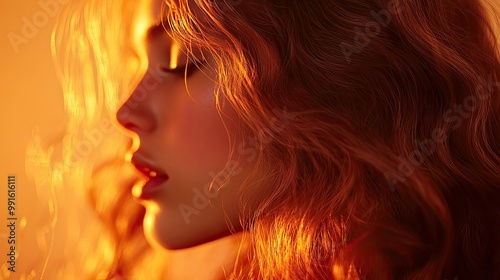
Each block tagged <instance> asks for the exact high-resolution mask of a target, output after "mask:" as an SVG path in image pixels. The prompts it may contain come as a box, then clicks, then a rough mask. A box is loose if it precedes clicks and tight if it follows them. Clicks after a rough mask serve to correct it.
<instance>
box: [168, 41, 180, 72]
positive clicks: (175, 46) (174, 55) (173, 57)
mask: <svg viewBox="0 0 500 280" xmlns="http://www.w3.org/2000/svg"><path fill="white" fill-rule="evenodd" d="M179 51H180V47H179V43H177V42H175V41H174V42H173V43H172V47H171V48H170V65H169V67H170V69H175V68H177V65H178V61H177V59H178V56H179Z"/></svg>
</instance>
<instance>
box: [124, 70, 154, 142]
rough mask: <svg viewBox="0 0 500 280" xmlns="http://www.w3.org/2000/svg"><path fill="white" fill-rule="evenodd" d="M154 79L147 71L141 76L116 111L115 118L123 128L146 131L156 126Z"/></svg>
mask: <svg viewBox="0 0 500 280" xmlns="http://www.w3.org/2000/svg"><path fill="white" fill-rule="evenodd" d="M155 82H156V81H155V80H154V79H152V77H151V75H149V73H146V75H145V76H144V77H143V78H142V80H141V82H140V83H139V85H138V86H137V87H136V88H135V89H134V91H133V92H132V94H131V95H130V97H129V98H128V99H127V101H125V103H123V105H122V106H121V107H120V109H118V111H117V112H116V119H117V121H118V123H120V125H122V126H123V127H124V128H126V129H128V130H131V131H133V132H135V133H138V134H140V133H147V132H151V131H154V130H155V128H156V118H155V115H154V110H153V106H154V100H153V97H154V91H155V89H156V88H157V86H158V85H157V84H156V85H155V84H154V83H155Z"/></svg>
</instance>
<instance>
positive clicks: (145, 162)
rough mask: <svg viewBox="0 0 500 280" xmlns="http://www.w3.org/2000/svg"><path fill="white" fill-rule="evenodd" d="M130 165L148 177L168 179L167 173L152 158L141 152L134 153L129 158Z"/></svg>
mask: <svg viewBox="0 0 500 280" xmlns="http://www.w3.org/2000/svg"><path fill="white" fill-rule="evenodd" d="M131 162H132V165H134V167H135V168H136V169H137V170H138V171H139V172H141V173H142V174H144V175H145V176H146V177H148V178H156V177H157V178H162V179H168V176H167V174H166V173H165V172H164V171H162V170H161V169H160V168H159V167H158V166H157V165H156V164H155V163H154V162H153V161H152V160H150V159H149V158H147V157H144V156H142V155H141V154H137V153H136V154H134V155H133V156H132V159H131Z"/></svg>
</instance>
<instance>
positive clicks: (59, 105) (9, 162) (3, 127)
mask: <svg viewBox="0 0 500 280" xmlns="http://www.w3.org/2000/svg"><path fill="white" fill-rule="evenodd" d="M39 2H44V3H47V2H55V3H57V4H59V3H58V2H57V1H55V0H41V1H40V0H23V1H19V0H2V1H0V13H1V19H2V24H1V26H0V28H1V29H0V38H1V40H0V53H1V60H0V61H1V79H2V80H1V81H2V83H1V86H2V90H1V102H0V112H1V113H0V114H1V119H0V131H1V132H0V135H1V138H2V140H1V145H0V155H1V160H0V182H1V183H0V279H40V270H41V268H42V267H43V263H44V258H45V257H46V256H44V254H43V253H41V251H40V249H39V248H40V239H43V238H41V236H40V228H39V223H38V220H39V219H40V213H39V211H38V210H40V209H42V208H47V205H43V203H44V202H43V201H40V199H39V198H38V197H37V193H36V190H35V186H34V182H33V180H32V179H30V178H28V177H27V175H26V171H25V153H26V148H27V144H28V142H29V140H30V139H32V133H33V130H34V129H35V128H38V130H39V133H40V135H41V136H42V144H43V145H49V144H51V143H52V141H56V140H57V139H58V137H60V133H61V132H62V130H63V127H64V109H63V101H62V92H61V88H60V86H59V82H58V80H57V78H56V72H55V70H54V66H53V62H52V57H51V52H50V35H51V31H52V28H53V26H54V22H55V16H51V15H48V14H47V12H45V11H44V10H43V8H42V7H41V6H40V5H39ZM61 2H68V1H61ZM37 13H38V16H40V18H39V20H43V19H44V18H43V17H42V14H40V13H43V14H45V15H46V17H45V18H46V19H47V20H46V23H44V24H42V23H43V21H39V22H38V26H35V27H36V32H34V33H33V34H34V35H33V36H32V38H25V39H27V41H25V43H22V44H20V45H19V46H18V52H17V53H16V50H15V47H14V46H13V45H12V44H11V41H10V39H9V34H12V33H14V34H17V35H19V36H21V37H24V36H23V33H22V29H23V26H24V25H25V22H23V18H24V19H27V20H29V21H31V22H33V16H35V15H37ZM8 175H16V177H17V178H16V183H17V189H16V191H17V193H16V216H17V218H18V220H17V228H16V229H17V234H16V249H17V254H18V256H17V262H16V272H15V273H9V271H7V270H6V261H7V256H6V254H7V253H8V246H10V245H9V244H7V240H8V239H7V230H8V228H7V226H6V224H7V220H6V216H7V176H8ZM42 230H43V229H42ZM56 251H57V248H55V251H54V253H57V252H56ZM49 267H50V265H49ZM44 279H55V278H53V277H51V276H50V273H49V274H47V275H46V277H44Z"/></svg>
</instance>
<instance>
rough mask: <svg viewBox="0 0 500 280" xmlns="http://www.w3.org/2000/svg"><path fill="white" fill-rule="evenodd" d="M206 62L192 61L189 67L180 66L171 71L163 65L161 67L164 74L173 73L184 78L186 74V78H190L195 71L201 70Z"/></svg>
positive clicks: (188, 64)
mask: <svg viewBox="0 0 500 280" xmlns="http://www.w3.org/2000/svg"><path fill="white" fill-rule="evenodd" d="M204 62H205V61H204V60H202V61H193V60H191V59H190V60H189V62H188V63H187V65H181V66H178V67H176V68H174V69H169V68H166V67H164V66H161V65H160V66H159V67H160V69H161V70H162V71H163V72H166V73H173V74H177V75H182V76H184V74H186V77H189V76H190V75H191V74H193V71H195V70H196V69H197V68H199V67H200V66H201V65H202V64H203V63H204ZM197 66H198V67H197ZM186 67H187V69H186Z"/></svg>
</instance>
